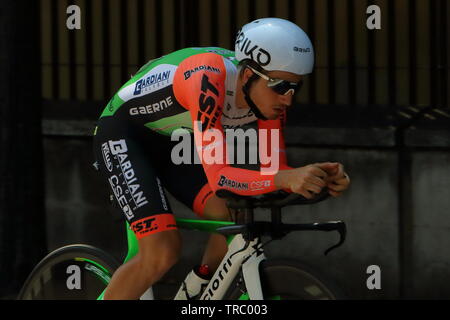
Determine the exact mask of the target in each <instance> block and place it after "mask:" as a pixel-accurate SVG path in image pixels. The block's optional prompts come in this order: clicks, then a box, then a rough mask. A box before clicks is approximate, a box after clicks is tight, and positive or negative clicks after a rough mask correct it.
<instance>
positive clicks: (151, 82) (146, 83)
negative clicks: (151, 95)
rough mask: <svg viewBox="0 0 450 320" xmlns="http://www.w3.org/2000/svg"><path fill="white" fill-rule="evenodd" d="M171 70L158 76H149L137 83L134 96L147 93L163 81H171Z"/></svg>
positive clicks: (157, 74)
mask: <svg viewBox="0 0 450 320" xmlns="http://www.w3.org/2000/svg"><path fill="white" fill-rule="evenodd" d="M169 77H170V70H169V71H164V72H160V73H156V74H152V75H149V76H148V77H147V78H144V79H141V80H139V81H137V82H136V86H135V87H134V95H135V96H136V95H138V94H141V92H142V91H146V89H147V88H148V87H151V86H155V85H159V84H160V83H161V82H163V81H167V80H169Z"/></svg>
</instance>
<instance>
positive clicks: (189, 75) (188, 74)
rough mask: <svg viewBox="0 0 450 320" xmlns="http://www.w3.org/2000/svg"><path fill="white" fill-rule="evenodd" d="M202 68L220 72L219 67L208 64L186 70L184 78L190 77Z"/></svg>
mask: <svg viewBox="0 0 450 320" xmlns="http://www.w3.org/2000/svg"><path fill="white" fill-rule="evenodd" d="M202 70H205V71H209V72H214V73H217V74H220V70H219V69H218V68H214V67H211V66H206V65H205V66H198V67H195V68H194V69H191V70H188V71H186V72H185V73H184V80H187V79H189V78H190V77H191V76H192V75H193V74H194V73H196V72H198V71H202Z"/></svg>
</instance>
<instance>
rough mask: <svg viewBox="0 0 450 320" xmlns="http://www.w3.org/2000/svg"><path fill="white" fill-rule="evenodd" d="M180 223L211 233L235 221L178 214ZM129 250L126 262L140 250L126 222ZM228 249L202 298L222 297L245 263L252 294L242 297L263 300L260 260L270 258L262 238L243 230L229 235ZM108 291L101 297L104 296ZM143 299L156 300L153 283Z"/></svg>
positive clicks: (181, 225)
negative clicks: (250, 236)
mask: <svg viewBox="0 0 450 320" xmlns="http://www.w3.org/2000/svg"><path fill="white" fill-rule="evenodd" d="M176 221H177V226H178V227H179V228H181V229H186V230H197V231H202V232H208V233H215V232H217V229H218V228H221V227H225V226H230V225H235V224H236V223H234V222H228V221H211V220H196V219H182V218H176ZM126 230H127V242H128V252H127V255H126V257H125V259H124V262H123V264H125V263H126V262H128V261H129V260H130V259H132V258H133V257H134V256H135V255H136V254H137V252H138V250H139V245H138V241H137V238H136V235H135V234H134V232H133V231H132V230H131V228H130V226H129V224H128V222H127V223H126ZM227 243H228V252H227V254H226V255H225V257H224V258H223V260H222V262H221V263H220V265H219V267H218V268H217V270H216V272H215V273H214V275H213V277H212V278H211V281H210V282H209V284H208V286H207V287H206V288H205V290H204V292H203V294H202V296H201V297H200V300H220V299H223V297H224V295H225V293H226V292H227V290H228V288H229V287H230V285H231V283H232V282H233V280H234V279H235V277H236V276H237V274H238V273H239V270H240V268H241V267H242V273H243V278H244V282H245V285H246V288H247V291H248V296H243V297H241V298H242V299H251V300H262V299H263V294H262V287H261V281H260V276H259V264H260V263H261V262H262V261H264V260H265V259H266V256H265V254H264V251H263V249H262V243H261V241H260V239H259V238H255V239H254V240H252V241H246V240H245V239H244V238H243V236H242V234H237V235H232V236H227ZM103 295H104V291H103V292H102V294H101V295H100V296H99V297H98V300H102V299H103ZM140 299H141V300H153V299H154V295H153V290H152V287H150V288H149V289H148V290H147V291H146V292H145V293H144V294H143V295H142V297H141V298H140Z"/></svg>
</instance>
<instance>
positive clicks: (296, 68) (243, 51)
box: [235, 18, 314, 75]
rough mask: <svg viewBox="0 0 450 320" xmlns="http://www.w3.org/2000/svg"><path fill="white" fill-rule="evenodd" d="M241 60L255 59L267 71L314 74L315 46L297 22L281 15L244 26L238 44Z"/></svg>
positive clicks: (236, 49)
mask: <svg viewBox="0 0 450 320" xmlns="http://www.w3.org/2000/svg"><path fill="white" fill-rule="evenodd" d="M235 56H236V59H237V60H238V61H242V60H244V59H251V60H253V61H255V62H256V63H257V64H258V65H260V66H261V67H262V68H263V69H264V70H266V71H287V72H292V73H295V74H298V75H302V74H308V73H311V72H312V70H313V67H314V48H313V45H312V43H311V40H310V39H309V38H308V35H307V34H306V33H305V32H304V31H303V30H302V29H301V28H300V27H299V26H297V25H296V24H294V23H292V22H290V21H287V20H284V19H279V18H263V19H257V20H255V21H252V22H250V23H248V24H246V25H244V26H243V27H242V28H241V30H239V31H238V34H237V36H236V43H235Z"/></svg>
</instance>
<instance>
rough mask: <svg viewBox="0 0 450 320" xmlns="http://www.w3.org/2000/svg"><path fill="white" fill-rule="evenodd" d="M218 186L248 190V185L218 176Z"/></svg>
mask: <svg viewBox="0 0 450 320" xmlns="http://www.w3.org/2000/svg"><path fill="white" fill-rule="evenodd" d="M218 185H219V186H220V187H228V188H232V189H237V190H248V183H242V182H237V181H234V180H231V179H228V178H227V177H225V176H220V180H219V183H218Z"/></svg>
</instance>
